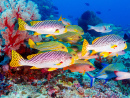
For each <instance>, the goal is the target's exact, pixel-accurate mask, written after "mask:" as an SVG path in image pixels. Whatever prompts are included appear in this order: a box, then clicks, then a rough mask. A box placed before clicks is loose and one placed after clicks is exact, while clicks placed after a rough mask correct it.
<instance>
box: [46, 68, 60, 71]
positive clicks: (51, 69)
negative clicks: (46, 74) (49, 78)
mask: <svg viewBox="0 0 130 98" xmlns="http://www.w3.org/2000/svg"><path fill="white" fill-rule="evenodd" d="M57 69H58V68H49V69H48V71H53V70H57Z"/></svg>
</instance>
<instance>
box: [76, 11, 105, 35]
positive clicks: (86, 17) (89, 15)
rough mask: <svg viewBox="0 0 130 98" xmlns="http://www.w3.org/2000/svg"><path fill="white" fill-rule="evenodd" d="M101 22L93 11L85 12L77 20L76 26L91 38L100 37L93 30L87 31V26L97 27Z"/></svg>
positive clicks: (98, 33)
mask: <svg viewBox="0 0 130 98" xmlns="http://www.w3.org/2000/svg"><path fill="white" fill-rule="evenodd" d="M102 22H103V21H102V20H101V19H100V18H98V17H97V16H96V15H95V13H94V12H93V11H86V12H84V13H83V14H82V16H81V18H79V20H78V25H79V26H80V27H82V28H83V30H84V32H89V33H90V34H91V35H92V36H100V32H96V31H94V30H88V31H87V29H88V27H87V25H93V26H95V25H97V24H99V23H102Z"/></svg>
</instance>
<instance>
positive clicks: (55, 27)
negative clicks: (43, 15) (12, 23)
mask: <svg viewBox="0 0 130 98" xmlns="http://www.w3.org/2000/svg"><path fill="white" fill-rule="evenodd" d="M30 23H31V26H29V25H28V24H27V23H25V22H24V21H23V20H22V19H20V18H19V19H18V24H19V30H22V31H24V30H30V31H35V33H34V35H39V34H52V35H60V34H63V33H65V32H67V29H66V28H65V25H64V24H63V23H62V22H60V21H58V20H45V21H32V22H30Z"/></svg>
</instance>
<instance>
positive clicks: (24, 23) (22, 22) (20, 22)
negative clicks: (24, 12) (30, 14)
mask: <svg viewBox="0 0 130 98" xmlns="http://www.w3.org/2000/svg"><path fill="white" fill-rule="evenodd" d="M18 24H19V28H18V30H20V31H25V30H27V29H26V28H25V26H26V25H27V23H26V22H25V21H23V20H22V19H20V18H18Z"/></svg>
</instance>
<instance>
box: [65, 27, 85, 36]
mask: <svg viewBox="0 0 130 98" xmlns="http://www.w3.org/2000/svg"><path fill="white" fill-rule="evenodd" d="M66 28H67V31H69V32H77V33H79V34H80V35H84V31H83V29H82V28H81V27H80V26H78V25H67V26H66Z"/></svg>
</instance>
